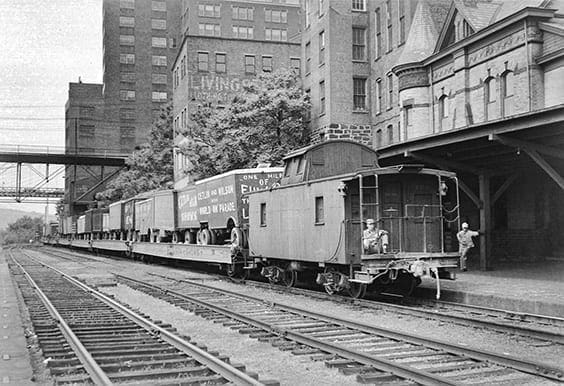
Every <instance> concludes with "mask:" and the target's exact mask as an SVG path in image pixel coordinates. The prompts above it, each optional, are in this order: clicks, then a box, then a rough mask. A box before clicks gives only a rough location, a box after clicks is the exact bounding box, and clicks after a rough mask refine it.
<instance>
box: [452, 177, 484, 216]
mask: <svg viewBox="0 0 564 386" xmlns="http://www.w3.org/2000/svg"><path fill="white" fill-rule="evenodd" d="M458 187H459V188H460V190H462V191H463V192H464V193H466V195H467V196H468V198H469V199H470V200H472V202H473V203H474V205H476V208H478V209H480V208H481V207H482V201H480V199H479V198H478V196H476V194H474V192H473V191H472V189H470V187H469V186H468V185H466V184H465V183H464V181H462V180H461V179H460V178H459V179H458Z"/></svg>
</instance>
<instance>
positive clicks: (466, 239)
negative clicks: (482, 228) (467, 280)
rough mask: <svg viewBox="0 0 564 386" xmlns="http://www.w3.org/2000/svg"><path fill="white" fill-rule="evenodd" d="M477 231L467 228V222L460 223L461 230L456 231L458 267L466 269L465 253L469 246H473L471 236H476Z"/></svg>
mask: <svg viewBox="0 0 564 386" xmlns="http://www.w3.org/2000/svg"><path fill="white" fill-rule="evenodd" d="M478 235H479V233H478V232H475V231H471V230H470V229H468V223H467V222H463V223H462V230H461V231H460V232H458V233H457V235H456V238H457V239H458V251H459V252H460V269H461V270H463V271H466V270H467V269H466V255H467V254H468V251H469V250H470V248H472V247H474V242H473V241H472V237H475V236H478Z"/></svg>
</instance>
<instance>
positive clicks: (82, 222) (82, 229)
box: [76, 215, 86, 238]
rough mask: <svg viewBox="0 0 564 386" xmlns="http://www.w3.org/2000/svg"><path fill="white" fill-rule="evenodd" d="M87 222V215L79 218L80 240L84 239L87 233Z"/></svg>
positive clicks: (77, 227) (77, 229)
mask: <svg viewBox="0 0 564 386" xmlns="http://www.w3.org/2000/svg"><path fill="white" fill-rule="evenodd" d="M85 222H86V215H82V216H79V217H78V219H77V220H76V233H77V234H78V235H79V238H83V237H84V233H85V229H86V227H85Z"/></svg>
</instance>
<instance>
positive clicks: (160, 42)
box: [151, 37, 166, 48]
mask: <svg viewBox="0 0 564 386" xmlns="http://www.w3.org/2000/svg"><path fill="white" fill-rule="evenodd" d="M151 46H152V47H154V48H166V38H155V37H153V38H151Z"/></svg>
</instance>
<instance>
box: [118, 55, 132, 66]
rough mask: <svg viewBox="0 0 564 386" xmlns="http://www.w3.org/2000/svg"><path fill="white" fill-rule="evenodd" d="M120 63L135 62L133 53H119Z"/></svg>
mask: <svg viewBox="0 0 564 386" xmlns="http://www.w3.org/2000/svg"><path fill="white" fill-rule="evenodd" d="M119 62H120V63H121V64H135V54H119Z"/></svg>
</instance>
